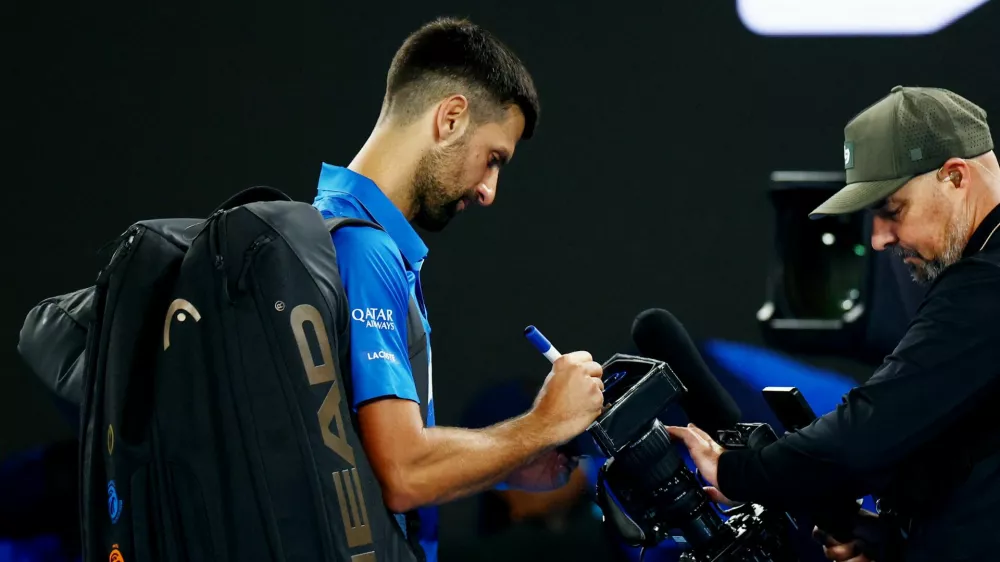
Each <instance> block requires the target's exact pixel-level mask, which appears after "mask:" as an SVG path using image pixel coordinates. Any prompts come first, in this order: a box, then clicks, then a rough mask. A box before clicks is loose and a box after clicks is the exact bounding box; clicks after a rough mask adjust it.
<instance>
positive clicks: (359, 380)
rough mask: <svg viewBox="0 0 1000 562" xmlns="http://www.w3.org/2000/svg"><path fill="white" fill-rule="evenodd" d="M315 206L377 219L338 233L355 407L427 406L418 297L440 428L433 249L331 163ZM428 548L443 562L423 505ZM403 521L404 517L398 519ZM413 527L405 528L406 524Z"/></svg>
mask: <svg viewBox="0 0 1000 562" xmlns="http://www.w3.org/2000/svg"><path fill="white" fill-rule="evenodd" d="M313 206H314V207H316V208H317V209H319V211H320V212H321V213H322V214H323V216H324V217H325V218H331V217H352V218H359V219H364V220H368V221H372V222H374V223H377V224H378V225H379V226H381V227H382V228H383V229H384V231H382V230H378V229H375V228H370V227H357V226H351V227H344V228H341V229H339V230H337V231H336V232H335V233H334V234H333V242H334V244H335V245H336V247H337V265H338V266H339V268H340V276H341V279H342V281H343V284H344V290H345V291H346V292H347V302H348V306H349V307H350V309H351V341H350V357H351V377H352V382H353V385H354V397H353V404H352V405H353V407H354V408H355V410H357V408H358V406H359V405H361V404H363V403H364V402H368V401H370V400H375V399H377V398H385V397H395V398H402V399H404V400H412V401H414V402H417V403H419V402H420V399H419V396H418V393H417V387H416V383H415V382H414V378H413V373H412V371H411V368H410V359H409V353H408V349H407V333H406V331H407V328H406V326H407V324H406V314H407V311H408V309H409V299H410V297H411V296H412V297H413V298H414V299H415V301H416V303H417V305H418V308H419V309H420V319H421V322H422V323H423V326H424V331H425V332H426V333H427V362H428V365H427V371H428V376H427V389H426V391H427V393H426V395H427V419H426V420H425V421H426V425H427V427H431V426H433V425H434V388H433V377H432V372H433V371H432V369H431V350H430V345H431V340H430V336H431V326H430V324H429V323H428V321H427V308H426V306H425V305H424V298H423V293H422V292H421V290H420V268H421V266H422V265H423V263H424V260H425V259H426V258H427V246H426V245H425V244H424V242H423V240H421V239H420V236H419V235H418V234H417V232H416V231H415V230H414V229H413V227H412V226H410V223H409V221H407V220H406V217H405V216H403V213H401V212H400V211H399V209H397V208H396V206H395V205H394V204H393V203H392V201H390V200H389V198H388V197H386V196H385V194H384V193H382V190H381V189H379V188H378V186H377V185H375V183H374V182H373V181H371V180H370V179H368V178H367V177H365V176H363V175H361V174H358V173H356V172H354V171H352V170H349V169H347V168H343V167H339V166H331V165H329V164H325V163H324V164H323V167H322V169H321V171H320V177H319V186H318V193H317V194H316V199H315V201H313ZM418 513H419V515H420V537H419V538H420V544H421V546H423V549H424V552H425V553H426V555H427V561H428V562H436V561H437V542H438V532H437V527H438V515H437V508H436V507H426V508H420V509H419V510H418ZM397 519H398V520H399V521H400V522H401V523H402V521H403V520H402V517H401V516H400V517H397ZM403 528H404V529H405V525H404V527H403Z"/></svg>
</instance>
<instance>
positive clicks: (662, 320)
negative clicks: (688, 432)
mask: <svg viewBox="0 0 1000 562" xmlns="http://www.w3.org/2000/svg"><path fill="white" fill-rule="evenodd" d="M632 341H634V342H635V345H636V347H637V348H638V350H639V354H640V355H642V356H644V357H649V358H650V359H657V360H659V361H664V362H666V363H667V365H669V366H670V369H671V370H672V371H674V374H676V375H677V378H679V379H680V380H681V382H682V383H683V384H684V386H686V387H687V390H688V392H687V393H686V394H685V395H684V397H683V398H681V407H682V408H683V409H684V412H685V413H687V415H688V418H689V419H690V420H691V423H693V424H695V425H696V426H698V427H699V428H701V429H703V430H705V431H707V432H708V433H709V435H715V433H716V432H717V431H719V430H721V429H729V428H731V427H733V426H734V425H736V424H737V423H739V421H740V418H741V417H742V413H741V412H740V408H739V406H737V405H736V402H735V401H734V400H733V397H732V396H730V395H729V393H728V392H726V389H724V388H723V387H722V385H721V384H719V381H718V379H716V378H715V375H713V374H712V372H711V371H710V370H709V369H708V365H706V364H705V360H704V359H702V357H701V354H700V353H698V348H697V347H695V345H694V342H693V341H691V336H689V335H688V333H687V330H685V329H684V326H683V325H682V324H681V323H680V321H678V320H677V318H674V315H673V314H670V313H669V312H667V311H666V310H663V309H660V308H654V309H650V310H646V311H643V312H641V313H640V314H639V315H638V316H636V318H635V322H634V323H633V324H632Z"/></svg>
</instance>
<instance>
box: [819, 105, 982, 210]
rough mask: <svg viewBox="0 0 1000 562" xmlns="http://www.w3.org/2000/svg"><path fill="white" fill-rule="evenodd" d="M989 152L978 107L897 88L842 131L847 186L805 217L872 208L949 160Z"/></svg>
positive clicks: (980, 111) (860, 114)
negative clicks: (909, 182) (910, 181)
mask: <svg viewBox="0 0 1000 562" xmlns="http://www.w3.org/2000/svg"><path fill="white" fill-rule="evenodd" d="M990 150H993V139H992V137H991V136H990V128H989V126H988V125H987V124H986V111H984V110H983V109H982V108H980V107H979V106H977V105H976V104H974V103H972V102H970V101H969V100H967V99H965V98H963V97H961V96H959V95H958V94H955V93H954V92H950V91H948V90H944V89H941V88H916V87H914V88H910V87H903V86H896V87H894V88H893V89H892V91H890V92H889V94H888V95H887V96H885V97H884V98H882V99H880V100H879V101H877V102H875V103H874V104H873V105H871V106H869V107H868V108H867V109H865V110H864V111H862V112H861V113H859V114H858V115H857V116H856V117H854V119H852V120H851V121H850V122H849V123H848V124H847V126H846V127H844V170H845V171H846V174H847V185H846V186H844V187H843V188H842V189H841V190H840V191H838V192H837V193H835V194H834V195H833V196H832V197H830V198H829V199H827V200H826V201H825V202H824V203H823V204H822V205H820V206H819V207H817V208H816V209H815V210H813V211H812V212H811V213H809V217H810V218H819V217H822V216H826V215H841V214H845V213H853V212H855V211H860V210H862V209H865V208H868V207H871V206H872V205H874V204H876V203H878V202H879V201H882V200H883V199H885V198H887V197H889V196H890V195H892V194H893V193H895V192H896V190H897V189H899V188H900V187H903V185H904V184H905V183H906V182H908V181H909V180H910V179H912V178H914V177H915V176H919V175H920V174H925V173H927V172H931V171H933V170H935V169H937V168H940V167H941V166H942V165H943V164H944V163H945V162H947V161H948V159H949V158H973V157H975V156H979V155H980V154H983V153H985V152H989V151H990Z"/></svg>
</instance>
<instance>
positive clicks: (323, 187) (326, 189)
mask: <svg viewBox="0 0 1000 562" xmlns="http://www.w3.org/2000/svg"><path fill="white" fill-rule="evenodd" d="M319 193H320V194H330V193H346V194H348V195H350V196H352V197H354V198H355V199H357V200H358V202H359V203H361V206H362V207H364V208H365V211H367V212H368V215H369V216H371V218H372V220H374V221H375V222H377V223H378V224H379V226H381V227H382V228H384V229H385V231H386V232H387V233H388V234H389V236H390V237H391V238H392V240H393V242H395V243H396V246H398V247H399V251H400V252H402V253H403V257H404V258H406V261H407V262H409V264H410V265H411V266H412V267H414V268H419V266H420V262H422V261H423V260H424V259H425V258H426V257H427V246H426V245H425V244H424V241H423V240H421V239H420V235H419V234H417V231H416V230H414V229H413V227H412V226H411V225H410V223H409V221H407V220H406V217H405V216H403V213H402V212H400V210H399V209H398V208H397V207H396V206H395V205H394V204H393V203H392V201H390V200H389V198H388V197H386V196H385V193H382V190H381V189H379V187H378V186H377V185H375V182H373V181H372V180H370V179H368V178H367V177H365V176H363V175H361V174H359V173H357V172H355V171H353V170H349V169H347V168H343V167H341V166H332V165H330V164H326V163H324V164H323V168H322V169H321V170H320V174H319Z"/></svg>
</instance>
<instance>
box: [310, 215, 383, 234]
mask: <svg viewBox="0 0 1000 562" xmlns="http://www.w3.org/2000/svg"><path fill="white" fill-rule="evenodd" d="M323 223H324V224H326V229H327V230H329V231H330V234H333V233H334V232H336V231H337V230H339V229H341V228H343V227H345V226H370V227H372V228H375V229H378V230H381V231H385V229H384V228H382V226H381V225H380V224H378V223H376V222H372V221H368V220H365V219H356V218H354V217H333V218H329V219H323Z"/></svg>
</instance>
